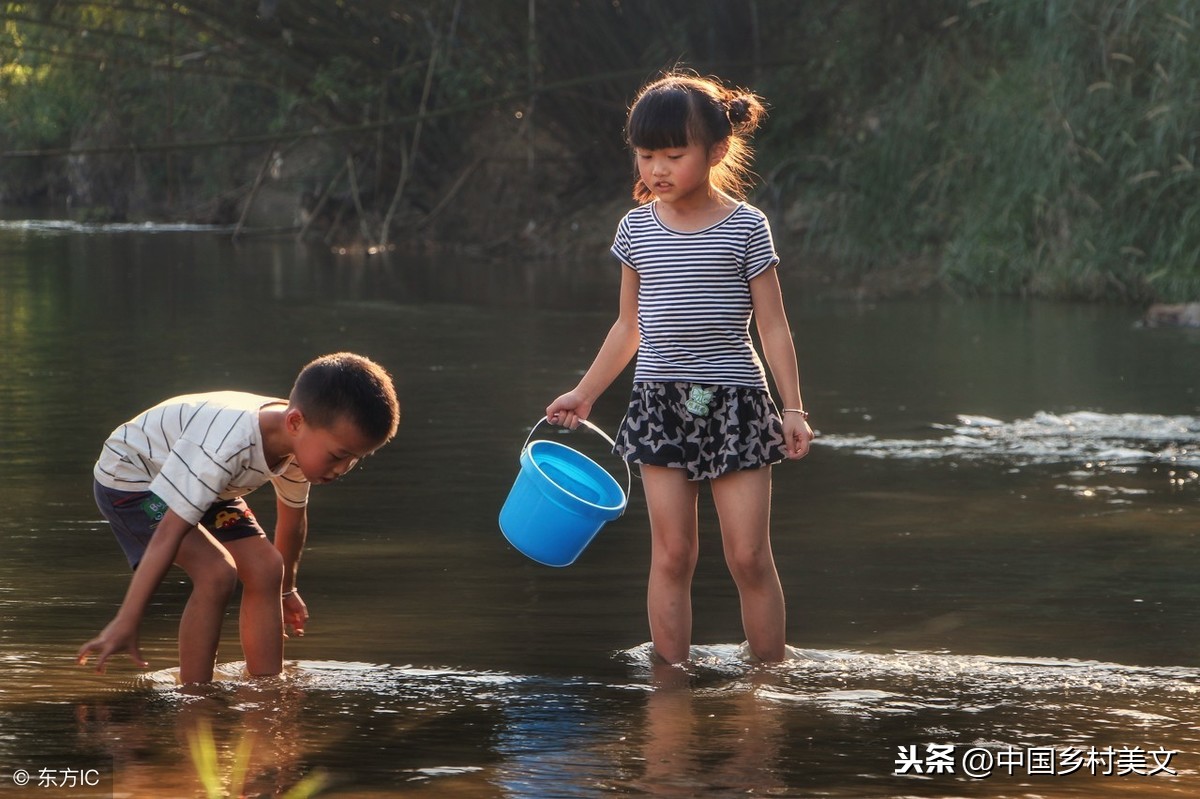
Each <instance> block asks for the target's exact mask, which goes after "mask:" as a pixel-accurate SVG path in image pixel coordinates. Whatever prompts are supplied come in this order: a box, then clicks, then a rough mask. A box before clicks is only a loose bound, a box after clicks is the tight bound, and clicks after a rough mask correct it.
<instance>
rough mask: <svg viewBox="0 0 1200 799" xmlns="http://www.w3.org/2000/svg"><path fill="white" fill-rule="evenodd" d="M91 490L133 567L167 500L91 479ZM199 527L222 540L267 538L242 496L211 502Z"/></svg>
mask: <svg viewBox="0 0 1200 799" xmlns="http://www.w3.org/2000/svg"><path fill="white" fill-rule="evenodd" d="M92 490H93V493H94V494H95V496H96V507H98V508H100V513H101V514H103V515H104V518H105V519H108V523H109V525H110V526H111V527H112V531H113V534H114V535H115V536H116V537H117V543H118V544H120V545H121V549H122V550H124V552H125V557H126V559H127V560H128V561H129V565H130V566H132V567H133V568H135V569H136V568H137V565H138V563H140V562H141V560H142V556H143V555H145V554H146V547H147V546H149V544H150V536H152V535H154V530H155V529H156V528H157V527H158V523H159V522H160V521H162V518H163V516H164V515H166V512H167V503H165V502H163V501H162V500H161V499H159V498H158V497H157V496H155V495H154V494H152V493H150V492H149V491H117V490H116V489H113V488H108V487H107V486H103V485H100V483H99V482H97V481H93V487H92ZM200 526H201V527H203V528H204V529H205V530H207V531H208V532H209V533H211V534H212V536H213V538H215V539H217V540H218V541H220V542H221V543H228V542H229V541H237V540H238V539H241V538H250V537H252V536H256V535H261V536H263V537H266V532H265V531H264V530H263V529H262V527H261V526H259V524H258V520H257V519H255V518H254V512H253V511H251V510H250V506H249V505H247V504H246V501H245V500H244V499H242V498H241V497H239V498H237V499H223V500H221V501H219V502H216V503H214V504H213V505H212V506H211V507H210V508H209V509H208V512H206V513H205V514H204V517H203V518H201V519H200Z"/></svg>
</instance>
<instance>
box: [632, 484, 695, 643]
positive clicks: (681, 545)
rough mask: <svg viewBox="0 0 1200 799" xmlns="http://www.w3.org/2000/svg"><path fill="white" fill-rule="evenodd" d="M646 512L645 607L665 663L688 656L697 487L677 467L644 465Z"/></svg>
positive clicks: (655, 640) (652, 632)
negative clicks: (648, 545)
mask: <svg viewBox="0 0 1200 799" xmlns="http://www.w3.org/2000/svg"><path fill="white" fill-rule="evenodd" d="M642 483H643V485H644V486H645V489H646V504H647V507H648V509H649V511H650V536H651V542H652V543H651V550H650V582H649V587H648V588H647V591H646V607H647V611H648V613H649V617H650V638H651V640H652V641H653V642H654V651H655V653H656V654H657V655H658V657H660V658H662V659H663V660H665V661H666V662H667V663H682V662H683V661H685V660H687V659H688V654H689V652H690V649H691V638H692V574H693V573H694V572H695V570H696V557H697V554H698V552H699V540H698V537H697V532H696V498H697V496H698V495H699V491H698V488H697V485H696V484H695V483H693V482H691V481H689V480H688V479H687V474H686V473H685V472H684V471H683V470H682V469H670V468H667V467H663V466H643V467H642Z"/></svg>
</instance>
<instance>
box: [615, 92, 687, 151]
mask: <svg viewBox="0 0 1200 799" xmlns="http://www.w3.org/2000/svg"><path fill="white" fill-rule="evenodd" d="M690 116H691V103H689V102H688V96H687V93H686V92H683V91H679V90H678V89H676V90H672V89H669V88H667V89H660V90H658V91H652V92H649V93H647V94H645V95H643V96H642V97H641V98H640V99H639V100H638V101H637V103H636V104H635V105H634V107H633V110H632V111H631V112H630V114H629V123H628V124H627V125H626V127H625V133H626V138H628V140H629V146H630V147H635V148H637V149H640V150H666V149H669V148H675V147H687V146H688V143H689V142H690V140H691V137H690V136H688V128H689V124H688V120H689V118H690Z"/></svg>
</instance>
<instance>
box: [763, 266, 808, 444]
mask: <svg viewBox="0 0 1200 799" xmlns="http://www.w3.org/2000/svg"><path fill="white" fill-rule="evenodd" d="M750 298H751V301H752V302H753V303H754V318H755V320H756V325H757V327H758V337H759V338H760V339H761V340H762V348H763V356H764V357H765V358H766V360H767V366H769V367H770V369H771V377H772V378H773V379H774V381H775V388H776V389H777V390H778V391H779V399H780V401H781V402H782V403H783V404H782V407H781V410H782V408H794V409H796V410H803V409H804V400H803V399H801V397H800V370H799V368H798V367H797V366H796V345H795V344H794V343H793V342H792V329H791V327H790V326H789V325H788V320H787V312H786V311H785V310H784V307H783V292H782V291H781V290H780V288H779V274H778V273H777V272H776V271H775V267H771V268H769V269H767V270H766V271H764V272H762V273H761V274H759V275H758V276H756V277H755V278H754V279H752V280H751V281H750ZM812 437H813V432H812V428H811V427H809V426H808V421H807V420H806V419H805V418H804V415H803V414H799V413H784V414H783V438H784V446H785V447H786V448H787V454H788V457H789V458H803V457H804V456H805V455H807V454H808V448H809V444H810V443H811V442H812Z"/></svg>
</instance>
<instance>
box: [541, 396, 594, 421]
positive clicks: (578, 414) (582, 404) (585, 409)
mask: <svg viewBox="0 0 1200 799" xmlns="http://www.w3.org/2000/svg"><path fill="white" fill-rule="evenodd" d="M591 412H592V403H591V402H590V401H588V400H585V399H584V398H583V397H581V396H579V393H578V392H577V391H568V392H567V393H566V394H563V395H562V396H561V397H559V398H558V399H556V400H554V402H552V403H550V404H549V405H547V406H546V419H547V421H549V422H550V423H551V424H557V425H561V426H563V427H569V428H571V429H572V430H574V429H575V428H576V427H579V421H580V420H581V419H586V418H587V417H588V414H589V413H591Z"/></svg>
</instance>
